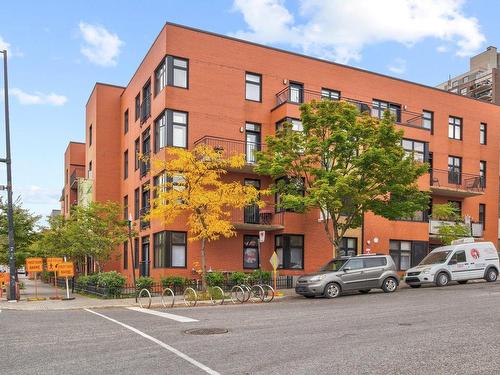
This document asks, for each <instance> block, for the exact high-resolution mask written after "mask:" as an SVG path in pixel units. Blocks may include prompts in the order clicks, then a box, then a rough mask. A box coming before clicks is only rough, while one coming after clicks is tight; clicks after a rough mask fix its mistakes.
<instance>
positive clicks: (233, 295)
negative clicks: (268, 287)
mask: <svg viewBox="0 0 500 375" xmlns="http://www.w3.org/2000/svg"><path fill="white" fill-rule="evenodd" d="M238 290H239V291H240V294H241V296H242V298H241V299H240V298H239V297H238ZM229 296H230V297H231V302H232V303H236V301H238V302H239V303H243V302H245V291H244V290H243V288H242V287H241V286H240V285H235V286H233V287H232V288H231V292H230V293H229Z"/></svg>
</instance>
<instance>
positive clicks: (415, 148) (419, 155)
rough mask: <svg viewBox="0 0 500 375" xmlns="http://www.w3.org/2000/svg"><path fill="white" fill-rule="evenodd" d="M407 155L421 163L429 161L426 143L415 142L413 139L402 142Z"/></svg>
mask: <svg viewBox="0 0 500 375" xmlns="http://www.w3.org/2000/svg"><path fill="white" fill-rule="evenodd" d="M401 144H402V146H403V148H404V150H405V151H406V154H407V155H408V156H410V157H411V156H413V158H414V159H415V160H417V161H419V162H422V163H423V162H425V161H427V159H428V149H427V143H426V142H420V141H415V140H413V139H403V140H402V142H401Z"/></svg>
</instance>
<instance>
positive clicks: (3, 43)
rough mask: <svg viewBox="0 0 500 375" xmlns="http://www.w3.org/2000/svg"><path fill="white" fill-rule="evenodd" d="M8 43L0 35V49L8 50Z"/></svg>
mask: <svg viewBox="0 0 500 375" xmlns="http://www.w3.org/2000/svg"><path fill="white" fill-rule="evenodd" d="M9 48H10V43H7V41H6V40H5V39H3V38H2V36H0V50H7V52H9Z"/></svg>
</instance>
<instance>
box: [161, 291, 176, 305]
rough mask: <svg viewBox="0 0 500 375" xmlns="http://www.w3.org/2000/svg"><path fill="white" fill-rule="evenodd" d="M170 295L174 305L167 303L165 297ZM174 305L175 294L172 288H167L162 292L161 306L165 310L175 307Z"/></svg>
mask: <svg viewBox="0 0 500 375" xmlns="http://www.w3.org/2000/svg"><path fill="white" fill-rule="evenodd" d="M168 295H171V296H172V303H167V302H166V301H165V297H167V296H168ZM174 303H175V293H174V291H173V290H172V289H170V288H165V289H163V291H162V292H161V304H162V306H163V307H164V308H169V307H174Z"/></svg>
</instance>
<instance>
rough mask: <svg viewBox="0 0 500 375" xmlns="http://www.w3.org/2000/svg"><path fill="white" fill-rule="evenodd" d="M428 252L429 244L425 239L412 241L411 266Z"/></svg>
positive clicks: (415, 264) (416, 263) (417, 262)
mask: <svg viewBox="0 0 500 375" xmlns="http://www.w3.org/2000/svg"><path fill="white" fill-rule="evenodd" d="M428 253H429V245H428V243H427V242H425V241H413V242H412V249H411V266H412V267H415V266H417V265H418V264H419V263H420V262H421V261H422V259H424V258H425V256H426V255H427V254H428Z"/></svg>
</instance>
